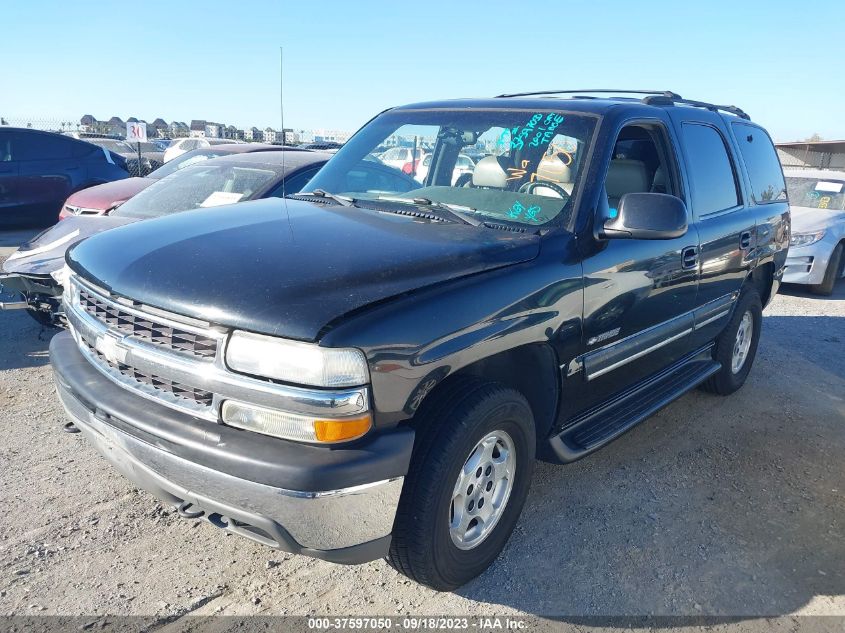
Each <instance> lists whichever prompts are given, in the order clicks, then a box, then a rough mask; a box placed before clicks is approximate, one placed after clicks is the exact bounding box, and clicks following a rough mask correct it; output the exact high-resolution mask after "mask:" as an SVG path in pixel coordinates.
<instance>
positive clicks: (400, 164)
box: [378, 147, 426, 173]
mask: <svg viewBox="0 0 845 633" xmlns="http://www.w3.org/2000/svg"><path fill="white" fill-rule="evenodd" d="M425 156H426V153H425V152H424V151H423V150H422V148H421V147H417V148H416V151H414V148H413V147H391V148H390V149H389V150H387V151H386V152H383V153H382V154H380V155H379V156H378V158H379V160H380V161H381V162H383V163H384V164H385V165H390V166H391V167H395V168H396V169H403V168H404V167H405V165H406V164H409V163H411V164H413V162H414V161H415V160H416V161H417V165H419V162H420V161H422V160H424V159H425ZM405 173H410V170H409V171H407V172H405Z"/></svg>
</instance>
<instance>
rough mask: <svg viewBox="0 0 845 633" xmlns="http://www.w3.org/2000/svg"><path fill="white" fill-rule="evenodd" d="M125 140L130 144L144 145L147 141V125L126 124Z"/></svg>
mask: <svg viewBox="0 0 845 633" xmlns="http://www.w3.org/2000/svg"><path fill="white" fill-rule="evenodd" d="M126 140H127V141H131V142H132V143H145V142H146V141H147V124H146V123H127V124H126Z"/></svg>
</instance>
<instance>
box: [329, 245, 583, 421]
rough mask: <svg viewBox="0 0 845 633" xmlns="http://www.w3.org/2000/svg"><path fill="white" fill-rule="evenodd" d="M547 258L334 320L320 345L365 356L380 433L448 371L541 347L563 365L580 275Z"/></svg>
mask: <svg viewBox="0 0 845 633" xmlns="http://www.w3.org/2000/svg"><path fill="white" fill-rule="evenodd" d="M559 246H560V245H559ZM544 250H545V249H544ZM553 252H555V253H556V254H557V256H556V257H555V256H551V257H549V256H546V257H544V256H543V254H541V256H540V257H538V259H536V260H533V261H531V262H527V263H524V264H518V265H514V266H510V267H508V268H504V269H499V270H496V271H491V272H487V273H481V274H478V275H474V276H471V277H467V278H463V279H460V280H456V281H453V282H449V283H446V284H441V285H439V286H436V287H430V288H428V289H424V290H420V291H417V292H414V293H411V294H410V295H407V296H404V297H400V298H396V299H393V300H391V301H389V302H387V303H385V304H382V305H378V306H374V307H373V308H371V309H369V310H366V311H364V312H362V313H359V314H356V315H353V316H350V317H348V318H345V319H341V321H340V322H339V323H337V324H335V325H333V327H332V328H331V329H329V330H328V332H327V333H326V335H325V336H324V337H323V338H322V340H321V343H322V344H323V345H327V346H332V347H334V346H344V347H346V346H350V347H357V348H359V349H362V350H363V351H364V353H365V354H366V355H367V358H368V360H369V364H370V376H371V382H372V391H373V406H374V411H375V423H376V426H385V427H386V426H392V425H395V424H398V423H399V422H401V421H403V420H407V419H409V418H412V417H413V416H414V414H415V413H416V410H417V409H418V408H419V406H420V404H421V403H422V401H423V400H424V399H425V397H426V396H427V395H428V394H429V393H431V391H432V390H433V389H434V388H435V387H436V386H437V385H438V384H440V383H441V382H442V381H443V380H445V379H446V378H448V377H449V376H451V375H453V374H454V373H455V372H457V371H460V370H462V369H464V368H466V367H468V366H470V365H472V364H474V363H478V362H479V361H482V360H484V359H487V358H490V357H492V356H495V355H497V354H500V353H502V352H506V351H508V350H513V349H516V348H519V347H523V346H526V345H531V344H536V343H543V344H548V345H551V346H552V348H553V349H554V351H555V353H556V355H557V358H558V359H559V360H560V362H561V363H562V364H565V363H568V362H569V360H571V359H572V358H574V357H575V356H576V355H577V353H578V349H579V346H580V341H581V316H582V310H583V280H582V271H581V266H580V264H579V263H567V261H566V257H564V258H563V260H564V261H561V257H560V254H561V252H562V251H560V250H557V251H553ZM564 255H566V253H565V252H564ZM570 262H571V260H570ZM554 379H555V380H559V376H554Z"/></svg>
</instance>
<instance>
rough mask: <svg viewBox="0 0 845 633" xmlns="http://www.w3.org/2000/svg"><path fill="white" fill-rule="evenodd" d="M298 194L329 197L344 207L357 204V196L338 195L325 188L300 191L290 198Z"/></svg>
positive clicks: (290, 196)
mask: <svg viewBox="0 0 845 633" xmlns="http://www.w3.org/2000/svg"><path fill="white" fill-rule="evenodd" d="M297 196H316V197H317V198H327V199H329V200H333V201H334V202H337V203H338V204H339V205H340V206H342V207H352V206H355V198H347V197H345V196H336V195H335V194H333V193H329V192H328V191H326V190H324V189H315V190H314V191H300V192H299V193H294V194H291V195H289V196H288V198H296V197H297Z"/></svg>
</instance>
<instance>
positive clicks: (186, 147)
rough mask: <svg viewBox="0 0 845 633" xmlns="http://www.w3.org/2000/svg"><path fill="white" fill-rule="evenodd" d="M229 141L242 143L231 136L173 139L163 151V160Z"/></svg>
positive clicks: (229, 142)
mask: <svg viewBox="0 0 845 633" xmlns="http://www.w3.org/2000/svg"><path fill="white" fill-rule="evenodd" d="M231 143H243V141H238V140H235V139H231V138H207V137H199V138H180V139H177V140H175V141H173V142H172V143H171V144H170V146H169V147H168V148H167V149H166V150H165V152H164V162H165V163H166V162H167V161H169V160H173V159H174V158H176V157H177V156H181V155H182V154H184V153H185V152H190V151H191V150H194V149H205V148H206V147H211V146H212V145H228V144H231Z"/></svg>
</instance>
